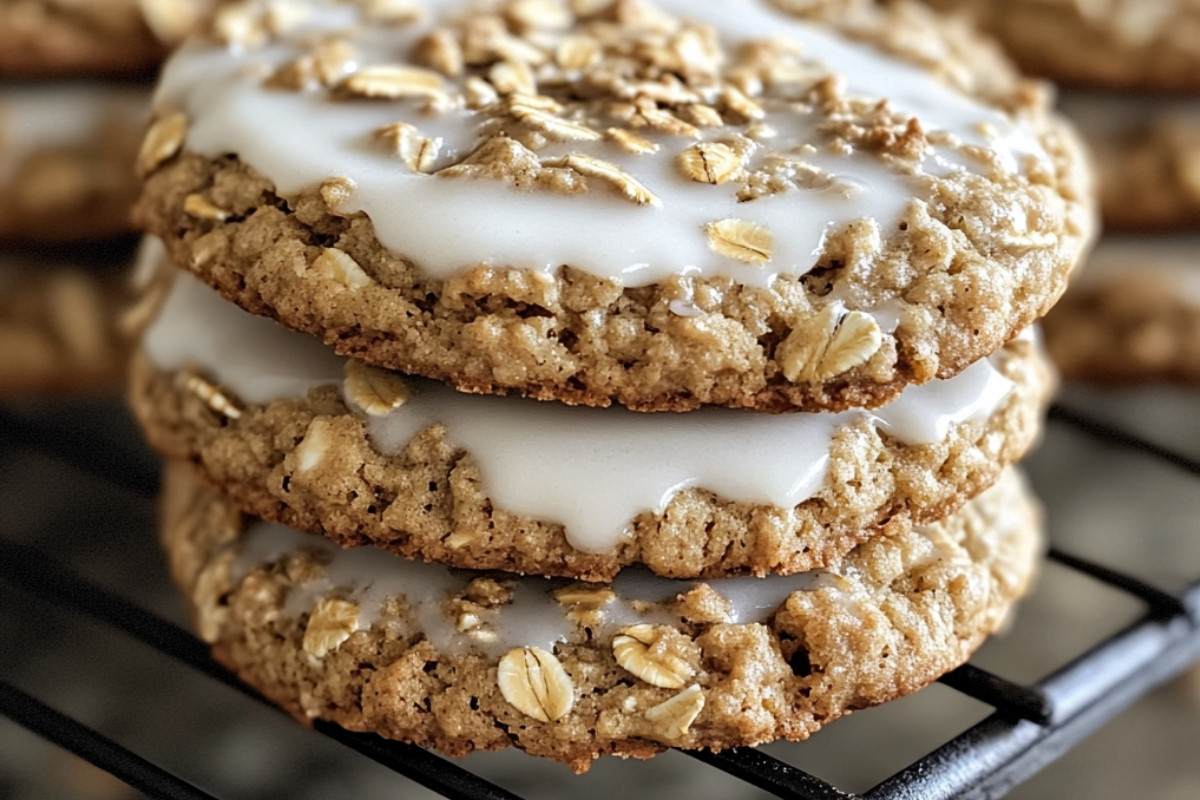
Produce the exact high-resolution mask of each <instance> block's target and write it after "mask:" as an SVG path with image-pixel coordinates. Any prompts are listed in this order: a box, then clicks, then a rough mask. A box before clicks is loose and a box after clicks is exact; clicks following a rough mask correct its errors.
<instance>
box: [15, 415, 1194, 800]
mask: <svg viewBox="0 0 1200 800" xmlns="http://www.w3.org/2000/svg"><path fill="white" fill-rule="evenodd" d="M1051 424H1052V425H1054V426H1059V427H1065V428H1068V429H1072V430H1074V431H1076V432H1079V433H1082V434H1085V435H1086V436H1089V437H1092V438H1094V439H1095V440H1098V441H1100V442H1103V443H1106V444H1107V445H1109V446H1111V447H1112V448H1117V449H1119V450H1122V451H1126V452H1134V453H1139V454H1141V455H1142V456H1146V457H1149V458H1152V459H1155V460H1158V461H1161V462H1164V463H1166V464H1168V465H1170V466H1171V467H1172V468H1175V469H1178V470H1182V471H1183V472H1185V473H1187V474H1190V475H1191V476H1196V477H1200V461H1198V460H1196V459H1194V458H1190V457H1187V456H1184V455H1181V454H1179V453H1176V452H1172V451H1171V450H1169V449H1167V448H1164V447H1162V446H1159V445H1157V444H1154V443H1152V442H1150V441H1147V440H1146V439H1144V438H1142V437H1140V436H1137V435H1135V434H1132V433H1130V432H1128V431H1126V430H1123V429H1120V428H1118V427H1114V426H1112V425H1109V424H1106V423H1103V422H1100V421H1097V420H1096V419H1094V418H1091V417H1089V416H1087V415H1085V414H1083V413H1080V412H1078V411H1074V410H1071V409H1069V408H1066V407H1063V406H1057V407H1055V408H1054V409H1053V410H1052V412H1051ZM92 436H93V432H92V431H91V429H90V428H89V426H87V425H86V424H84V425H77V426H74V427H73V426H72V425H70V424H69V423H64V422H63V421H62V420H61V419H60V420H58V421H56V422H55V423H54V424H49V423H46V422H42V421H38V420H36V419H33V420H31V419H30V418H29V417H28V416H27V415H23V414H20V413H13V412H12V411H10V410H5V409H4V408H2V407H0V448H4V449H26V450H30V451H35V452H37V453H39V454H41V455H48V456H51V457H53V458H56V459H59V460H62V461H64V462H66V463H67V464H69V465H70V467H71V468H72V469H74V470H77V471H79V472H82V473H87V474H89V475H91V476H94V477H95V476H98V477H100V478H101V479H103V480H104V481H106V482H108V483H109V484H111V485H112V486H113V487H114V488H119V489H122V490H125V491H131V492H134V493H136V494H139V495H142V496H144V498H145V499H146V500H149V499H151V498H152V497H153V496H154V494H155V492H156V489H157V475H156V473H155V471H154V469H153V466H152V465H150V464H148V463H144V462H138V461H137V460H136V459H130V458H129V457H128V454H127V453H122V451H121V450H120V449H113V448H109V447H97V446H94V441H93V439H92V438H91V437H92ZM0 533H2V531H0ZM1049 558H1050V559H1051V560H1052V561H1053V562H1056V563H1057V564H1058V565H1060V566H1061V567H1063V568H1065V569H1067V570H1070V571H1073V572H1076V573H1079V574H1081V575H1084V576H1087V577H1088V578H1089V579H1091V580H1093V581H1095V582H1098V583H1099V584H1101V585H1103V586H1105V587H1107V589H1108V590H1109V591H1111V592H1114V593H1118V594H1123V595H1126V596H1128V597H1130V598H1133V599H1135V600H1136V601H1137V602H1138V603H1140V604H1141V606H1142V609H1143V613H1142V615H1141V617H1140V618H1139V619H1137V621H1135V622H1134V623H1133V624H1131V625H1128V626H1127V627H1125V628H1124V629H1123V630H1120V631H1119V632H1117V633H1115V634H1113V635H1111V636H1108V637H1106V638H1103V639H1102V640H1101V641H1099V642H1098V643H1096V644H1094V646H1092V647H1091V649H1090V650H1088V651H1087V652H1086V653H1084V654H1083V655H1082V656H1079V657H1078V658H1076V659H1074V660H1072V661H1070V662H1069V663H1066V664H1063V665H1061V666H1060V667H1059V668H1058V669H1056V670H1055V671H1053V672H1052V674H1050V675H1049V676H1048V677H1045V678H1044V679H1042V680H1040V681H1037V682H1034V683H1030V684H1021V683H1016V682H1013V681H1010V680H1006V679H1005V678H1003V677H1001V676H1000V675H998V674H994V673H993V672H989V671H987V670H984V669H980V668H978V667H976V666H973V665H971V664H968V665H966V666H964V667H962V668H960V669H958V670H956V671H954V672H952V673H950V674H949V675H946V676H945V677H943V678H942V679H941V683H942V684H943V685H945V686H947V687H950V688H951V689H953V690H955V691H957V692H959V693H962V694H963V695H965V696H968V697H970V698H973V699H975V700H977V701H979V702H982V703H985V704H987V705H988V706H990V707H991V708H992V709H993V711H992V712H991V713H990V714H989V715H988V716H986V718H984V719H983V720H982V721H981V722H979V723H978V724H976V725H974V726H973V727H971V728H969V729H968V730H966V731H965V732H963V733H961V734H958V735H953V736H950V737H948V738H947V739H946V740H945V741H944V743H943V744H942V745H941V746H940V747H937V748H936V749H934V750H933V751H932V752H930V753H929V754H928V755H926V756H924V757H922V758H920V759H919V760H917V761H916V762H914V763H912V764H911V765H910V766H908V767H907V768H905V769H902V770H901V771H899V772H897V773H896V774H894V775H892V776H891V777H889V778H887V779H885V780H883V781H882V782H880V783H878V784H877V785H876V786H875V787H874V788H871V789H869V790H867V791H865V792H863V793H861V794H854V793H851V792H847V791H844V790H842V789H839V788H837V787H835V786H833V785H831V784H830V783H827V782H826V781H824V780H822V779H820V778H818V777H815V776H814V775H811V774H809V773H807V772H805V771H802V770H800V769H798V768H796V767H794V766H791V765H789V764H788V763H785V762H784V761H781V760H779V759H777V758H774V757H772V756H771V755H768V754H767V753H765V752H763V751H761V750H756V749H751V748H739V749H734V750H729V751H725V752H722V753H716V754H714V753H708V752H689V753H687V755H689V756H691V757H692V758H694V759H696V761H698V762H702V763H703V764H704V765H706V766H707V768H711V769H713V770H720V771H721V772H723V773H725V774H726V775H728V776H733V777H734V778H736V779H739V780H741V781H744V782H745V783H746V784H748V785H750V786H753V787H756V788H757V789H759V790H762V791H765V792H766V793H768V794H771V795H774V796H776V797H781V798H803V799H805V800H826V799H833V798H856V797H861V798H868V799H869V800H885V799H887V800H891V799H893V798H894V799H896V800H900V799H902V798H903V799H908V798H913V799H916V798H921V800H935V799H936V798H994V797H1000V796H1002V795H1004V794H1006V793H1007V792H1008V791H1009V790H1010V789H1012V788H1013V787H1015V786H1017V785H1018V784H1020V783H1022V782H1023V781H1025V780H1027V779H1028V778H1029V777H1031V776H1032V775H1034V774H1036V773H1037V772H1038V771H1039V770H1040V769H1041V768H1043V767H1044V766H1046V765H1047V764H1049V763H1050V762H1052V761H1054V760H1055V759H1056V758H1058V757H1059V756H1061V755H1063V754H1064V753H1065V752H1066V751H1068V750H1069V749H1070V748H1072V747H1073V746H1074V745H1075V744H1077V743H1078V742H1080V741H1081V740H1083V739H1084V738H1086V737H1087V736H1088V735H1089V734H1091V733H1093V732H1095V731H1096V730H1097V729H1099V728H1100V727H1101V726H1103V725H1104V724H1106V723H1107V722H1109V721H1110V720H1112V719H1113V718H1114V717H1115V716H1117V715H1118V714H1119V713H1120V712H1122V711H1123V710H1124V709H1126V708H1127V707H1129V706H1130V705H1132V704H1133V703H1134V702H1135V701H1137V700H1138V699H1139V698H1141V697H1143V696H1144V695H1146V694H1147V693H1149V692H1150V691H1151V690H1153V689H1155V688H1157V687H1159V686H1161V685H1162V684H1164V683H1166V682H1168V681H1170V680H1172V679H1173V678H1175V677H1176V676H1178V675H1180V674H1181V673H1183V672H1184V671H1185V670H1187V669H1188V668H1189V667H1191V666H1192V665H1195V664H1197V663H1200V581H1197V582H1193V583H1192V584H1190V585H1189V586H1186V587H1185V588H1184V589H1183V590H1181V591H1168V590H1165V589H1162V588H1159V587H1156V586H1155V585H1152V584H1151V583H1149V582H1147V581H1144V580H1141V579H1139V578H1138V577H1135V576H1133V575H1130V574H1127V573H1125V572H1123V571H1121V570H1119V569H1115V568H1112V567H1111V566H1107V565H1104V564H1100V563H1096V562H1095V561H1093V560H1089V559H1086V558H1081V557H1078V556H1075V555H1072V554H1071V553H1067V552H1063V551H1061V550H1059V549H1051V550H1050V552H1049ZM1194 567H1195V572H1196V573H1200V564H1198V565H1194ZM0 585H3V586H4V587H5V588H6V589H7V590H9V591H10V592H16V593H18V594H20V595H22V596H23V597H25V598H27V599H28V600H30V601H32V602H30V603H20V604H12V603H10V604H7V605H10V606H16V605H20V606H21V608H22V609H31V610H30V611H28V612H27V613H31V614H36V613H38V612H37V611H36V607H37V605H36V604H48V605H50V606H54V607H56V608H57V609H59V610H66V611H67V612H68V613H71V614H75V615H80V616H82V617H84V618H87V619H90V620H91V621H93V622H97V623H101V624H102V625H103V626H107V627H111V628H113V629H116V630H118V631H120V632H122V633H123V634H125V635H127V636H129V637H132V638H133V639H135V640H138V641H140V642H142V643H144V644H146V645H149V646H150V647H152V648H154V649H155V650H157V651H158V652H159V653H161V654H163V655H165V656H169V657H170V658H173V659H176V660H177V661H179V662H181V663H182V664H185V665H187V667H188V668H190V669H192V670H195V671H196V672H198V673H202V674H203V675H206V676H208V677H210V678H212V679H215V680H217V681H219V682H221V683H224V684H226V685H228V686H231V687H234V688H236V689H237V690H238V691H240V692H243V693H245V694H247V695H249V696H251V697H254V698H256V699H258V700H262V698H261V697H260V696H259V695H257V694H256V693H255V692H254V691H253V690H251V689H248V688H246V687H244V686H243V685H242V684H241V683H240V682H238V681H237V680H236V679H235V678H234V677H233V676H232V675H230V673H228V672H226V671H225V670H224V669H223V668H222V667H220V666H219V665H217V664H216V663H215V662H213V661H212V660H211V658H210V657H209V655H208V648H207V646H206V645H204V644H203V643H202V642H200V641H199V640H197V639H196V638H195V637H193V636H192V635H191V634H190V633H188V632H187V631H185V630H183V629H182V628H180V627H178V626H176V625H175V624H173V623H172V622H170V621H168V620H166V619H163V618H161V617H160V616H157V615H156V614H154V613H151V612H150V611H148V610H146V609H145V608H142V607H140V606H139V605H137V604H135V603H133V602H131V601H129V600H127V599H125V598H123V597H122V596H119V595H117V594H114V593H112V592H110V591H108V590H106V589H104V588H102V587H100V586H99V585H97V584H95V583H92V582H90V581H89V580H87V579H84V578H83V577H81V576H79V575H77V574H74V573H73V572H72V571H71V570H69V569H68V568H66V567H65V566H63V565H62V564H61V563H58V562H57V561H56V560H55V558H54V557H53V556H52V555H50V554H47V553H46V552H43V551H41V550H39V549H34V548H30V547H28V546H26V545H24V544H20V543H16V542H13V541H9V540H7V539H4V538H0ZM262 702H264V703H266V702H267V701H265V700H262ZM268 705H269V703H268ZM0 714H2V715H3V716H6V717H8V718H9V719H11V720H12V721H14V722H16V723H17V724H18V725H20V726H23V727H25V728H27V729H28V730H30V731H33V732H34V733H36V734H38V735H39V736H41V737H43V738H45V739H46V740H48V741H50V742H52V743H54V744H55V745H57V746H58V747H61V748H63V749H64V750H66V751H69V752H71V753H74V754H75V755H78V756H80V757H82V758H83V759H85V760H87V761H89V762H91V763H92V764H94V765H95V766H97V767H99V768H100V769H102V770H104V771H106V772H108V773H110V774H111V775H112V776H114V777H116V778H118V779H120V780H121V781H124V782H125V783H127V784H129V785H130V786H132V787H133V788H135V789H136V790H138V791H140V792H142V793H144V794H145V795H146V796H149V797H154V798H169V799H170V800H176V799H179V800H185V799H186V800H192V799H193V798H196V799H199V798H210V797H212V796H213V795H210V794H208V793H206V792H205V791H204V790H202V789H200V788H198V787H197V786H195V785H192V784H191V783H189V782H187V781H185V780H183V779H181V778H179V777H176V776H175V775H173V774H171V772H170V771H168V770H167V769H165V768H163V767H161V766H158V765H156V764H155V763H153V762H152V761H151V760H148V759H147V758H144V757H143V756H141V755H139V754H137V753H134V752H131V751H130V750H129V749H126V748H125V747H123V746H122V745H120V744H118V743H117V742H115V741H113V740H112V739H110V738H108V737H106V736H105V735H103V734H102V733H100V732H98V731H97V730H94V729H93V728H90V727H89V726H88V725H86V724H84V723H83V722H81V721H79V720H77V719H74V718H72V717H71V716H68V715H65V714H62V713H60V712H58V711H56V710H55V709H53V708H51V707H50V706H48V705H47V704H46V703H44V702H42V701H41V700H39V699H37V698H35V697H33V696H31V695H30V694H27V693H26V692H24V691H22V690H20V689H18V688H17V687H16V686H14V685H11V684H10V683H8V682H6V681H3V680H0ZM314 728H315V730H316V731H317V732H318V733H319V734H320V735H323V736H325V737H329V738H330V739H332V740H334V741H336V742H338V743H340V744H341V745H344V746H345V747H347V748H350V749H352V750H354V751H357V752H358V753H360V754H362V755H364V756H366V757H367V758H370V759H372V760H374V761H376V762H378V763H379V764H382V765H384V766H385V767H387V768H389V769H391V770H394V771H395V772H396V773H399V774H401V775H404V776H406V777H408V778H409V779H411V780H413V781H415V782H416V783H418V784H421V785H423V786H425V787H427V788H428V789H431V790H433V791H434V792H436V793H438V794H440V795H442V796H444V797H448V798H456V799H461V800H514V798H516V797H517V795H515V794H512V793H511V792H509V791H508V790H506V789H504V788H502V787H500V786H498V785H496V784H493V783H491V782H489V781H487V780H485V779H484V778H482V777H480V776H478V775H476V774H474V773H473V772H471V771H469V770H468V769H465V768H464V767H462V766H460V765H459V764H457V763H455V762H451V761H448V760H446V759H443V758H441V757H439V756H436V755H434V754H432V753H429V752H427V751H425V750H422V749H421V748H417V747H413V746H408V745H403V744H399V743H395V742H389V741H385V740H383V739H380V738H378V737H376V736H373V735H370V734H356V733H350V732H347V731H345V730H342V729H341V728H338V727H337V726H334V725H327V724H324V723H321V722H318V723H316V725H315V726H314Z"/></svg>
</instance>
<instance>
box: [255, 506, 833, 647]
mask: <svg viewBox="0 0 1200 800" xmlns="http://www.w3.org/2000/svg"><path fill="white" fill-rule="evenodd" d="M298 550H310V551H314V550H315V551H320V552H322V553H324V554H325V557H326V558H327V559H328V564H327V566H326V568H325V570H324V571H323V572H322V573H321V574H320V576H319V577H317V578H315V579H313V580H309V581H307V582H303V583H299V584H297V585H296V586H294V587H293V588H292V589H291V591H290V592H289V593H288V596H287V600H286V601H285V605H284V613H285V614H287V615H288V616H292V617H298V616H300V615H302V614H305V613H308V612H310V611H312V609H313V608H314V607H315V606H316V605H317V603H319V602H321V601H322V600H323V599H325V598H327V597H331V596H335V595H336V596H338V597H345V598H346V599H349V600H350V601H352V602H354V603H356V604H357V605H358V606H359V620H358V628H359V629H369V628H371V627H372V626H374V625H375V624H376V623H378V622H379V621H380V619H381V615H382V612H383V609H384V603H385V602H386V601H387V599H388V598H389V597H397V596H402V597H404V599H405V603H406V605H407V606H408V609H409V612H410V614H411V615H412V618H413V622H414V623H415V626H416V628H417V630H418V631H419V632H420V633H422V634H423V635H424V637H425V638H426V639H428V640H429V642H430V643H431V644H432V645H433V646H434V647H436V648H437V649H438V650H439V651H442V652H447V653H456V652H462V651H464V650H469V649H472V648H475V649H478V650H481V651H483V652H484V653H487V654H488V655H490V656H492V657H497V656H499V655H502V654H503V653H505V652H507V651H508V650H510V649H512V648H514V647H522V646H525V647H541V648H543V649H545V650H552V649H553V647H554V644H555V643H556V642H565V641H567V640H568V639H570V638H571V636H572V634H573V633H575V631H576V630H577V627H576V625H575V623H574V622H572V621H571V620H570V619H569V618H568V617H567V611H568V609H567V608H566V607H564V606H563V605H562V604H560V603H559V602H558V601H556V600H555V599H554V598H553V597H552V595H551V593H552V592H553V591H554V590H555V589H558V588H560V587H562V586H564V585H566V584H568V583H570V581H565V580H561V579H559V580H554V579H548V578H542V577H538V576H525V577H521V578H517V579H516V581H515V585H514V587H513V598H512V602H511V603H508V604H506V605H504V606H502V607H500V608H496V609H490V610H487V611H485V612H482V613H481V614H480V615H479V616H480V620H481V622H482V623H483V626H484V627H485V628H486V629H487V630H488V631H490V632H491V633H493V634H494V637H493V636H487V637H480V636H473V635H471V634H469V633H464V632H462V631H459V630H458V628H457V626H456V624H455V620H453V619H452V618H451V617H450V616H448V615H447V614H446V611H445V607H444V606H445V603H446V601H447V600H449V599H450V598H451V597H453V596H454V595H455V594H457V593H459V592H461V591H462V590H463V589H464V587H466V585H467V584H468V583H469V582H470V581H471V579H472V578H473V577H475V576H474V575H472V574H471V573H469V572H466V571H464V570H453V569H450V568H448V567H445V566H442V565H440V564H424V563H420V562H415V561H408V560H406V559H403V558H400V557H399V556H396V555H393V554H391V553H388V552H386V551H384V550H380V549H378V548H374V547H359V548H351V549H348V550H343V549H341V548H339V547H338V546H337V545H335V544H333V543H332V542H329V541H328V540H326V539H323V538H321V537H319V536H312V535H310V534H305V533H300V532H299V531H295V530H292V529H290V528H286V527H284V526H282V525H269V524H266V523H258V524H256V525H254V526H252V527H251V528H250V529H248V530H247V531H246V533H245V534H244V535H243V538H242V543H241V551H240V552H239V553H238V555H237V557H236V559H235V561H234V566H233V579H234V580H235V581H236V580H240V579H241V577H242V576H244V575H245V574H247V573H248V572H250V571H251V570H253V569H255V568H256V567H259V566H262V565H266V564H270V563H273V562H275V561H277V560H279V559H280V558H282V557H284V556H285V555H287V554H288V553H292V552H295V551H298ZM827 576H828V573H826V572H824V571H821V570H817V571H813V572H805V573H800V574H798V575H789V576H779V575H773V576H770V577H767V578H752V577H745V578H719V579H708V580H703V581H700V580H671V579H668V578H660V577H656V576H654V575H651V574H649V573H648V572H645V571H644V570H638V569H632V570H625V571H624V572H622V573H620V574H619V575H618V576H617V577H616V578H615V579H614V580H613V581H612V583H611V584H610V586H611V587H612V589H613V592H614V594H615V595H616V597H615V598H614V599H613V600H612V601H610V602H609V603H608V604H606V605H605V606H603V607H602V608H601V609H600V612H601V623H600V629H599V630H596V631H594V633H595V634H596V635H597V637H598V638H607V637H609V636H611V635H612V634H614V633H616V631H617V630H618V629H619V628H622V627H624V626H627V625H634V624H637V623H639V622H653V623H672V622H678V621H679V619H678V617H672V616H671V615H670V614H669V612H667V611H666V610H664V609H662V608H652V609H646V608H645V606H642V605H640V603H638V601H642V602H645V603H655V604H660V603H664V602H667V601H670V600H672V599H674V598H675V597H677V596H678V595H680V594H683V593H686V592H687V591H688V590H690V589H691V588H693V587H694V586H696V585H697V584H700V583H706V584H708V585H709V586H710V587H711V588H712V589H713V590H714V591H716V592H717V593H718V594H720V595H721V596H722V597H724V598H725V599H726V600H728V601H729V606H730V610H731V613H730V616H729V619H728V620H727V621H728V622H731V623H743V624H744V623H765V622H768V621H769V620H770V619H771V617H772V616H774V614H775V611H776V610H777V609H778V608H779V607H780V606H781V605H782V604H783V603H784V601H785V600H787V598H788V597H789V596H791V595H792V594H794V593H795V592H798V591H806V590H810V589H814V588H817V587H819V586H823V585H825V584H824V583H823V579H825V578H826V577H827Z"/></svg>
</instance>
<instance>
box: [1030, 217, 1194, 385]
mask: <svg viewBox="0 0 1200 800" xmlns="http://www.w3.org/2000/svg"><path fill="white" fill-rule="evenodd" d="M1044 331H1045V336H1046V347H1047V349H1048V350H1049V351H1050V355H1051V358H1053V360H1054V361H1055V362H1056V363H1057V364H1058V366H1059V369H1060V370H1061V371H1062V373H1063V377H1064V378H1067V379H1068V380H1075V381H1084V382H1089V383H1097V384H1132V383H1161V382H1174V383H1184V384H1193V385H1194V384H1200V236H1173V237H1118V238H1113V239H1108V240H1105V241H1104V242H1102V243H1101V245H1100V247H1099V248H1098V249H1097V250H1096V253H1095V254H1094V255H1093V257H1092V259H1091V261H1090V262H1089V263H1088V265H1087V270H1086V271H1085V272H1084V273H1083V275H1082V276H1081V278H1080V280H1079V282H1078V283H1077V284H1076V285H1073V286H1072V287H1071V289H1070V291H1068V292H1067V294H1066V296H1065V297H1064V298H1063V300H1062V302H1060V303H1059V305H1058V306H1057V307H1055V309H1054V310H1053V311H1052V312H1051V313H1050V315H1049V316H1048V317H1047V318H1046V320H1045V322H1044Z"/></svg>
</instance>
